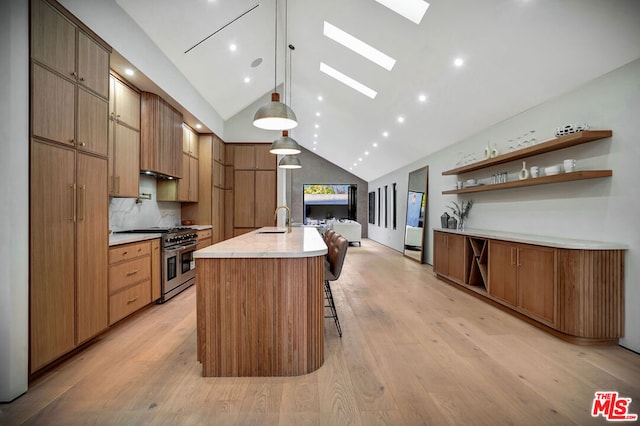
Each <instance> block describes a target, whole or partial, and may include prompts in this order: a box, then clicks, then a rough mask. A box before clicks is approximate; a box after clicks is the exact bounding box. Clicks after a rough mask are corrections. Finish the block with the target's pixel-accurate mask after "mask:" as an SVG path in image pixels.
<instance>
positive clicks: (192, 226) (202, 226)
mask: <svg viewBox="0 0 640 426" xmlns="http://www.w3.org/2000/svg"><path fill="white" fill-rule="evenodd" d="M189 228H192V229H195V230H196V231H204V230H205V229H212V228H213V226H212V225H191V226H190V227H189Z"/></svg>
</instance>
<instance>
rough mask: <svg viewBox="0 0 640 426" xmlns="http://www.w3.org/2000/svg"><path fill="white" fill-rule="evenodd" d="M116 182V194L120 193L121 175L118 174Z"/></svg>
mask: <svg viewBox="0 0 640 426" xmlns="http://www.w3.org/2000/svg"><path fill="white" fill-rule="evenodd" d="M116 183H117V187H116V188H117V189H116V194H119V193H120V176H116Z"/></svg>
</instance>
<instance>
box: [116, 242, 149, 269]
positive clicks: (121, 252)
mask: <svg viewBox="0 0 640 426" xmlns="http://www.w3.org/2000/svg"><path fill="white" fill-rule="evenodd" d="M149 254H151V245H150V244H149V241H145V242H142V243H133V244H126V245H122V246H117V247H113V248H111V249H109V264H110V265H111V264H114V263H117V262H121V261H123V260H129V259H134V258H136V257H140V256H145V255H149Z"/></svg>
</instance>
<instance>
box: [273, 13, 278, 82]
mask: <svg viewBox="0 0 640 426" xmlns="http://www.w3.org/2000/svg"><path fill="white" fill-rule="evenodd" d="M275 21H276V24H275V32H274V34H273V36H274V39H275V43H274V50H275V57H274V58H273V59H274V61H273V62H274V65H273V67H274V70H273V93H276V92H277V91H278V0H276V19H275Z"/></svg>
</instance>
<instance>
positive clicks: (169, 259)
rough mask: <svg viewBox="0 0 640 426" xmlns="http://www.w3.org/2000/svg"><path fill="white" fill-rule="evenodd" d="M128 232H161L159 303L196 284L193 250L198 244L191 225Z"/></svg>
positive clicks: (195, 233)
mask: <svg viewBox="0 0 640 426" xmlns="http://www.w3.org/2000/svg"><path fill="white" fill-rule="evenodd" d="M125 232H128V233H138V234H139V233H145V234H146V233H159V234H162V238H161V243H160V247H161V251H162V252H161V254H160V256H161V259H162V280H161V294H162V296H161V297H160V299H159V300H158V303H164V302H166V301H167V300H169V299H171V298H172V297H173V296H175V295H176V294H178V293H180V292H181V291H183V290H185V289H186V288H188V287H190V286H191V285H193V284H195V282H196V263H195V260H194V258H193V252H194V251H195V250H196V246H197V245H198V234H197V232H196V230H194V229H192V228H189V227H175V228H146V229H135V230H131V231H125Z"/></svg>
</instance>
